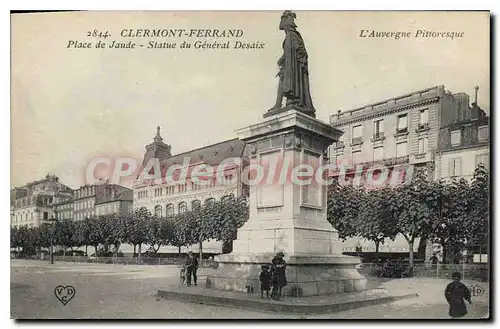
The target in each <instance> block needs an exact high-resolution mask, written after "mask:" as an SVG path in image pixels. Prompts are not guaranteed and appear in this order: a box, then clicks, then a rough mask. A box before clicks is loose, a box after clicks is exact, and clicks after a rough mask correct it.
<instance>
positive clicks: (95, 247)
mask: <svg viewBox="0 0 500 329" xmlns="http://www.w3.org/2000/svg"><path fill="white" fill-rule="evenodd" d="M98 246H99V245H98V244H97V245H95V246H94V249H95V256H96V257H97V247H98Z"/></svg>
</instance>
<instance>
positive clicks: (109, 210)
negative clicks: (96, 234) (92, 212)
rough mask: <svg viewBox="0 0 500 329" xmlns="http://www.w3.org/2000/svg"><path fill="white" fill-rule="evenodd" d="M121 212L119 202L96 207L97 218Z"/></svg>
mask: <svg viewBox="0 0 500 329" xmlns="http://www.w3.org/2000/svg"><path fill="white" fill-rule="evenodd" d="M119 212H120V203H119V202H114V203H108V204H103V205H99V206H97V207H96V213H97V216H100V215H106V214H113V213H116V214H117V213H119Z"/></svg>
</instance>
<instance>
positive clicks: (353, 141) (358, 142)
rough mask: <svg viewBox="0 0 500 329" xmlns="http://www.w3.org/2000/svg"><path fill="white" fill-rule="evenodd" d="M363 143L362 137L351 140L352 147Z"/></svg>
mask: <svg viewBox="0 0 500 329" xmlns="http://www.w3.org/2000/svg"><path fill="white" fill-rule="evenodd" d="M362 143H363V137H354V138H353V139H352V145H358V144H362Z"/></svg>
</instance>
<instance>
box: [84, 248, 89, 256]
mask: <svg viewBox="0 0 500 329" xmlns="http://www.w3.org/2000/svg"><path fill="white" fill-rule="evenodd" d="M88 255H89V254H88V253H87V245H85V257H88Z"/></svg>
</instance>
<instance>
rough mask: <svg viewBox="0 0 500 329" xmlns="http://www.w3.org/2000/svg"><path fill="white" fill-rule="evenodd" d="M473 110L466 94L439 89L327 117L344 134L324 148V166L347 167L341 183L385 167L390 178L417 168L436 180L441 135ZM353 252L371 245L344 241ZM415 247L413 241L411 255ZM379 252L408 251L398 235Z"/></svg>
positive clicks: (346, 249)
mask: <svg viewBox="0 0 500 329" xmlns="http://www.w3.org/2000/svg"><path fill="white" fill-rule="evenodd" d="M474 106H475V105H474ZM474 106H472V107H471V106H470V105H469V96H468V95H467V94H465V93H455V94H453V93H451V92H450V91H447V90H446V89H445V87H444V86H435V87H431V88H426V89H423V90H418V91H414V92H411V93H408V94H404V95H400V96H397V97H394V98H391V99H387V100H384V101H381V102H376V103H373V104H368V105H365V106H362V107H359V108H356V109H352V110H348V111H339V112H338V113H336V114H332V115H331V116H330V124H331V125H333V126H334V127H335V128H337V129H340V130H342V131H344V134H343V135H342V136H341V137H340V139H339V142H338V143H335V144H334V145H332V146H331V147H330V148H329V152H328V153H329V158H330V162H331V163H335V164H337V165H344V166H347V168H348V169H347V174H346V177H347V180H349V179H352V177H353V176H354V175H355V171H356V169H358V168H360V167H361V168H362V170H366V169H368V168H370V167H372V166H374V165H383V166H385V167H386V168H388V169H389V171H390V172H391V173H392V174H393V175H396V174H398V172H397V168H398V167H399V166H401V167H403V168H412V167H413V168H415V167H421V168H425V169H426V170H427V172H428V174H429V175H430V177H433V178H438V177H440V175H441V174H442V173H443V170H445V171H446V170H447V168H445V167H446V166H445V165H443V163H444V162H443V161H445V162H446V161H447V160H443V159H445V158H447V157H449V156H448V155H446V154H444V153H446V152H444V153H443V151H444V149H443V147H444V145H448V144H447V142H445V141H444V140H445V139H446V138H444V136H446V134H447V131H450V129H451V130H453V129H455V128H452V127H455V126H456V125H457V124H458V125H459V126H460V127H462V126H461V125H462V124H461V123H460V122H463V121H466V119H467V118H471V117H474V113H475V112H474V109H473V108H474ZM476 107H477V106H476ZM476 117H477V115H476ZM461 129H462V128H461ZM468 129H470V128H468ZM483 129H484V128H483ZM453 131H455V130H453ZM464 131H465V130H464ZM468 131H469V130H468ZM482 133H483V134H484V130H482ZM446 163H448V162H446ZM338 173H339V171H337V172H336V173H334V174H333V175H334V176H335V175H338ZM364 182H366V181H364ZM359 247H362V249H363V251H367V252H370V251H375V245H374V243H372V242H369V241H366V240H363V239H359V238H353V239H347V240H346V241H345V243H344V252H354V251H355V250H356V248H359ZM420 247H422V248H425V246H420ZM418 248H419V242H416V243H415V250H414V251H417V250H418ZM380 251H381V252H388V253H392V252H408V244H407V243H406V241H405V239H404V238H403V237H402V236H398V237H397V238H396V240H395V241H390V242H388V243H386V244H385V245H382V246H381V247H380Z"/></svg>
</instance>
